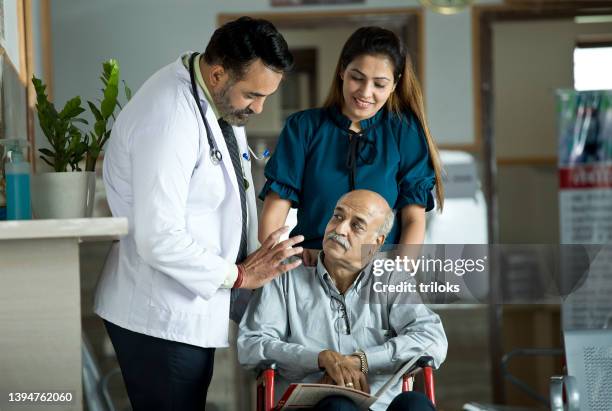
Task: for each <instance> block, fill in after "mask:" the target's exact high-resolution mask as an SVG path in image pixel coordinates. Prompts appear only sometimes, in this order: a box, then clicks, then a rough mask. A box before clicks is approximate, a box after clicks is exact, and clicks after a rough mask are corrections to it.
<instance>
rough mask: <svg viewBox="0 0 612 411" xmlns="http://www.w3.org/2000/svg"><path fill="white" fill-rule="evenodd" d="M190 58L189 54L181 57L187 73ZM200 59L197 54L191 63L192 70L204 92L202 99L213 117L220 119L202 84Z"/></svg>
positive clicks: (210, 97)
mask: <svg viewBox="0 0 612 411" xmlns="http://www.w3.org/2000/svg"><path fill="white" fill-rule="evenodd" d="M190 57H191V54H185V55H184V56H183V65H184V66H185V68H186V69H187V70H188V71H189V58H190ZM201 57H202V55H201V54H198V55H197V56H196V58H195V61H194V62H193V63H194V65H195V67H194V68H195V77H196V82H197V83H198V85H199V86H200V88H201V89H202V91H203V92H204V98H205V99H206V101H207V102H208V104H209V105H210V108H212V111H213V113H215V117H216V118H220V117H221V116H220V115H219V111H218V110H217V106H216V104H215V101H214V100H213V98H212V94H210V91H208V87H206V83H205V82H204V78H203V77H202V70H200V58H201ZM190 75H191V74H190Z"/></svg>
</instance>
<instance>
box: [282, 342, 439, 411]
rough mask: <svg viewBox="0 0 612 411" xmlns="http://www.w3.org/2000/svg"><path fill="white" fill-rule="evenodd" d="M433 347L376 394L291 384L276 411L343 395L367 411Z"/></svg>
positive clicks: (349, 389)
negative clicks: (331, 396)
mask: <svg viewBox="0 0 612 411" xmlns="http://www.w3.org/2000/svg"><path fill="white" fill-rule="evenodd" d="M432 345H433V342H432V343H431V344H429V345H428V346H427V347H425V348H423V349H422V350H421V351H419V352H418V353H417V354H416V355H415V356H414V357H413V358H412V359H411V360H410V361H408V362H407V363H406V364H404V365H403V366H402V367H401V368H400V369H399V370H397V371H396V372H395V374H393V375H392V376H391V378H389V379H388V380H387V382H386V383H384V384H383V386H382V387H380V389H379V390H378V391H377V392H376V393H375V394H374V395H372V394H367V393H365V392H363V391H358V390H355V389H353V388H348V387H339V386H337V385H328V384H310V383H301V384H291V385H289V387H288V388H287V391H285V393H284V394H283V396H282V398H281V399H280V401H279V402H278V405H277V406H276V408H275V410H279V411H281V410H292V409H296V408H309V407H314V406H315V405H316V404H317V403H318V402H319V401H321V400H322V399H323V398H325V397H329V396H330V395H342V396H345V397H348V398H350V399H351V400H353V402H354V403H355V404H356V405H357V407H358V408H359V409H360V410H361V411H367V410H368V409H369V408H370V406H371V405H372V404H374V403H375V402H376V401H378V398H380V396H382V395H383V394H384V393H385V392H386V391H387V390H388V389H389V388H390V387H392V386H393V385H395V384H396V383H397V382H398V381H399V379H400V378H402V376H403V375H404V374H406V372H407V371H408V370H409V369H410V368H412V366H413V365H414V364H415V363H416V362H417V361H418V360H419V358H421V356H422V355H423V354H424V353H425V351H427V350H428V349H429V347H431V346H432Z"/></svg>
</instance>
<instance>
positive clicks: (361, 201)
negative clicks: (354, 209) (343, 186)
mask: <svg viewBox="0 0 612 411" xmlns="http://www.w3.org/2000/svg"><path fill="white" fill-rule="evenodd" d="M343 202H347V203H348V204H353V205H357V206H358V207H360V208H363V210H364V212H365V213H367V214H368V215H369V216H370V217H372V218H374V219H377V217H382V223H381V224H380V226H379V227H378V230H377V232H378V234H380V235H384V236H385V237H386V236H387V234H389V232H390V231H391V229H392V228H393V221H394V219H395V216H394V214H393V210H392V209H391V207H389V203H387V200H385V198H384V197H383V196H381V195H380V194H378V193H377V192H375V191H371V190H353V191H349V192H348V193H346V194H345V195H343V196H342V197H340V199H339V200H338V203H337V204H338V205H340V204H342V203H343Z"/></svg>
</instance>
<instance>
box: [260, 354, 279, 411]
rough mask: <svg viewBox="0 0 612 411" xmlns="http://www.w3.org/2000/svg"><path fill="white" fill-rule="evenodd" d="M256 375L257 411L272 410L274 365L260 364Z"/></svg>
mask: <svg viewBox="0 0 612 411" xmlns="http://www.w3.org/2000/svg"><path fill="white" fill-rule="evenodd" d="M256 370H257V371H258V373H257V410H261V411H270V410H272V409H273V408H274V373H275V372H276V364H275V363H273V362H269V363H262V364H259V366H258V367H257V368H256Z"/></svg>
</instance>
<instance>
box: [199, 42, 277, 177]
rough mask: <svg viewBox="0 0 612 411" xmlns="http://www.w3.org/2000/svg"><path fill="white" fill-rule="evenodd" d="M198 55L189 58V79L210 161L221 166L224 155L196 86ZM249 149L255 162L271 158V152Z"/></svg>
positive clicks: (248, 158) (247, 157) (244, 154)
mask: <svg viewBox="0 0 612 411" xmlns="http://www.w3.org/2000/svg"><path fill="white" fill-rule="evenodd" d="M197 55H198V53H193V54H192V55H191V57H190V58H189V77H190V78H191V90H192V91H193V95H194V97H195V101H196V104H197V106H198V110H199V111H200V115H201V116H202V121H203V122H204V127H206V138H207V139H208V146H209V147H210V154H209V155H210V161H211V162H212V163H213V164H214V165H219V163H221V161H222V160H223V154H221V151H219V148H218V147H217V144H216V143H215V140H214V138H213V134H212V130H211V128H210V124H208V120H206V115H205V114H204V109H203V108H202V104H201V103H200V94H199V92H198V87H197V86H196V80H195V70H194V64H193V63H194V61H195V58H196V56H197ZM247 147H248V148H249V152H250V153H251V155H252V156H253V158H254V159H255V160H260V161H264V160H265V159H266V158H268V157H270V151H269V150H268V149H265V150H264V152H263V153H262V154H260V155H257V154H255V152H254V151H253V149H252V148H251V147H250V146H248V145H247ZM242 158H244V159H245V160H247V161H251V156H249V153H248V152H247V153H243V154H242Z"/></svg>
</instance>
